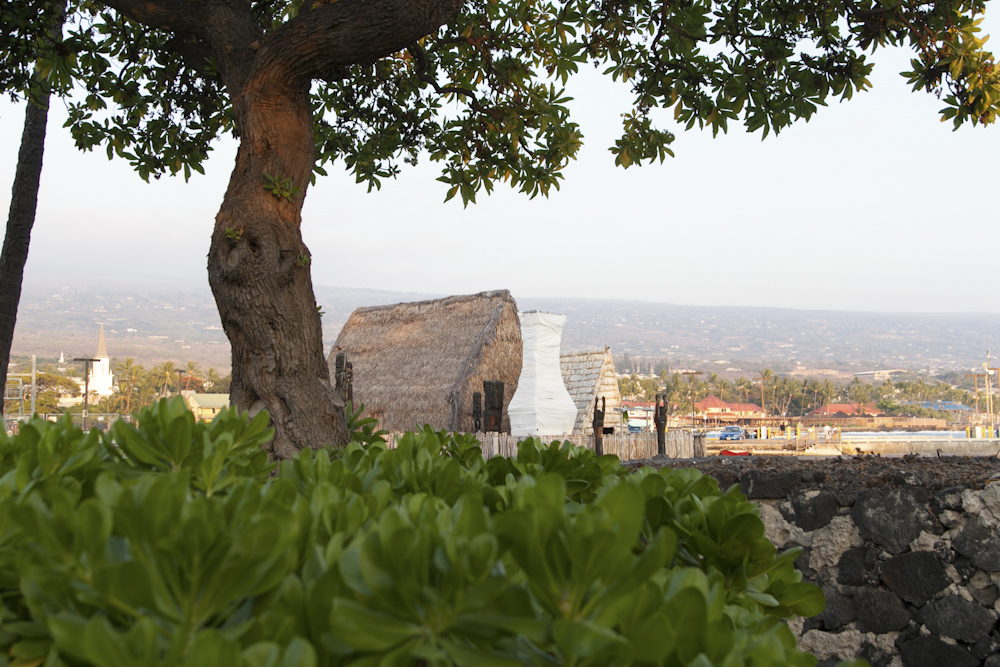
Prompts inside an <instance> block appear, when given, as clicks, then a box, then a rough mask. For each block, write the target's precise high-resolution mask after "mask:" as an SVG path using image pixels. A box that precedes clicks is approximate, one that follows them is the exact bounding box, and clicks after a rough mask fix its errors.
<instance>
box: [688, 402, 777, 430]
mask: <svg viewBox="0 0 1000 667" xmlns="http://www.w3.org/2000/svg"><path fill="white" fill-rule="evenodd" d="M694 407H695V409H696V410H697V411H698V415H697V416H698V419H700V420H701V421H703V422H705V423H710V422H715V423H722V422H726V423H733V424H735V423H750V420H753V419H763V418H764V417H765V416H766V415H765V414H764V410H762V409H761V407H760V406H759V405H757V404H755V403H727V402H726V401H723V400H722V399H721V398H719V397H718V396H709V397H707V398H705V399H704V400H701V401H698V402H696V403H695V404H694Z"/></svg>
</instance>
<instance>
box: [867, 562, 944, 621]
mask: <svg viewBox="0 0 1000 667" xmlns="http://www.w3.org/2000/svg"><path fill="white" fill-rule="evenodd" d="M879 576H880V577H881V578H882V581H883V582H885V585H886V586H888V587H889V589H890V590H892V591H893V592H894V593H896V595H898V596H899V597H901V598H903V599H904V600H906V601H907V602H909V603H911V604H915V605H917V606H918V607H919V606H920V605H922V604H924V603H925V602H927V601H928V600H930V599H931V598H932V597H933V596H934V594H935V593H937V592H938V591H940V590H941V589H942V588H945V587H946V586H948V584H950V583H951V579H949V578H948V573H947V572H946V571H945V568H944V565H943V564H942V563H941V560H940V559H939V558H938V557H937V555H936V554H935V553H934V552H932V551H911V552H909V553H905V554H901V555H899V556H895V557H893V558H890V559H889V560H887V561H885V562H884V563H882V568H881V570H880V572H879Z"/></svg>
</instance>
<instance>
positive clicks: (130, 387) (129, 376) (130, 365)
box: [115, 357, 145, 414]
mask: <svg viewBox="0 0 1000 667" xmlns="http://www.w3.org/2000/svg"><path fill="white" fill-rule="evenodd" d="M144 373H145V371H144V370H143V368H142V366H137V365H136V363H135V359H133V358H132V357H125V359H123V360H118V361H116V362H115V375H116V376H117V378H118V394H119V395H120V396H124V398H125V413H126V414H131V413H132V396H133V394H135V387H136V384H137V383H138V382H139V380H140V379H141V378H142V376H143V374H144Z"/></svg>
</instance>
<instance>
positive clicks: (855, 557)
mask: <svg viewBox="0 0 1000 667" xmlns="http://www.w3.org/2000/svg"><path fill="white" fill-rule="evenodd" d="M866 551H867V548H866V547H851V548H850V549H848V550H847V551H845V552H844V553H843V554H841V556H840V562H838V563H837V570H838V574H837V583H840V584H844V585H845V586H864V584H865V552H866Z"/></svg>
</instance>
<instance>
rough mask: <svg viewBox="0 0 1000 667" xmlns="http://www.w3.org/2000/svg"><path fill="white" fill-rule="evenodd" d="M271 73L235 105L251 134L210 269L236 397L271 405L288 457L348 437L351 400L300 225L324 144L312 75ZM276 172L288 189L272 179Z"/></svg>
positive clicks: (276, 446)
mask: <svg viewBox="0 0 1000 667" xmlns="http://www.w3.org/2000/svg"><path fill="white" fill-rule="evenodd" d="M265 83H266V86H265V85H261V86H255V85H254V81H251V82H250V84H249V85H248V87H247V89H246V90H245V91H244V94H243V95H242V96H241V98H240V99H238V100H236V104H235V105H234V106H235V111H236V118H237V124H238V126H239V128H240V135H241V142H240V148H239V151H238V153H237V156H236V167H235V169H234V170H233V174H232V177H231V178H230V182H229V188H228V190H227V192H226V197H225V199H224V201H223V204H222V208H221V210H220V211H219V214H218V216H217V217H216V222H215V230H214V232H213V234H212V246H211V250H210V252H209V254H208V276H209V283H210V284H211V286H212V292H213V294H214V295H215V300H216V303H217V304H218V307H219V314H220V316H221V318H222V326H223V328H224V329H225V331H226V335H227V336H228V337H229V341H230V343H231V344H232V355H233V356H232V359H233V381H232V385H231V387H230V399H231V402H232V404H233V405H234V406H237V407H239V408H241V409H248V410H250V411H251V413H254V414H255V413H256V412H259V411H260V410H261V409H264V408H266V409H267V410H269V411H270V414H271V425H272V426H273V428H274V429H275V437H274V439H273V440H272V441H271V443H269V445H268V448H269V451H270V454H271V457H272V458H276V459H283V458H288V457H290V456H292V455H294V454H295V453H296V452H298V451H299V450H301V449H303V448H305V447H321V446H331V445H332V446H340V445H343V444H345V443H346V442H347V440H348V438H349V435H348V432H347V419H346V415H345V411H344V401H343V400H342V399H341V398H340V396H339V395H338V394H337V393H336V392H335V391H334V389H333V387H332V386H331V385H330V377H329V369H328V367H327V363H326V359H325V358H324V356H323V330H322V325H321V322H320V316H319V313H318V311H317V309H316V299H315V296H314V295H313V289H312V280H311V277H310V260H309V257H310V256H309V250H308V248H306V246H305V244H304V243H303V241H302V235H301V233H300V224H301V214H302V203H303V200H304V198H305V191H306V188H307V185H308V183H309V179H310V175H311V174H312V168H313V163H314V157H313V154H314V150H315V148H314V140H313V132H312V128H313V125H312V115H311V110H310V105H309V89H308V84H303V85H300V86H298V87H296V88H295V89H291V90H288V89H285V86H280V85H276V84H275V83H274V81H273V80H271V81H270V82H265ZM265 87H266V90H265ZM268 177H271V178H272V179H273V181H269V180H268ZM275 182H277V183H279V187H278V190H285V192H272V191H270V190H268V189H267V188H266V187H265V186H268V185H269V183H271V184H273V183H275ZM292 188H297V192H295V193H294V194H291V193H289V192H288V190H290V189H292Z"/></svg>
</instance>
